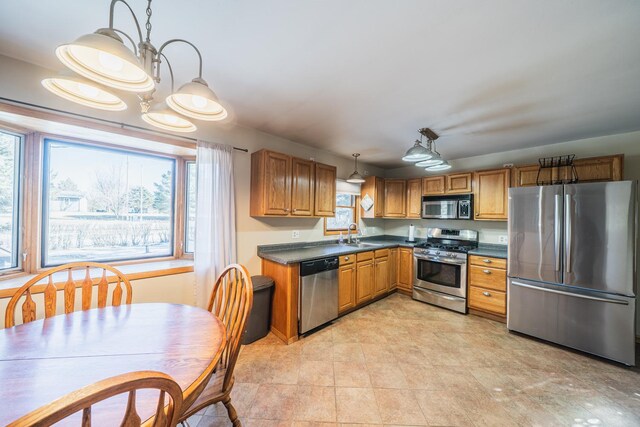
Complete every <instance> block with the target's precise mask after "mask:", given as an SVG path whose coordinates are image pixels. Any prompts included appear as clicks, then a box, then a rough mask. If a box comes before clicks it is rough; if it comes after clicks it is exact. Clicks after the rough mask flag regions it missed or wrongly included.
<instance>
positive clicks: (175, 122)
mask: <svg viewBox="0 0 640 427" xmlns="http://www.w3.org/2000/svg"><path fill="white" fill-rule="evenodd" d="M142 120H144V121H145V122H147V123H149V124H150V125H152V126H155V127H159V128H160V129H164V130H170V131H173V132H193V131H195V130H196V129H198V128H197V127H196V125H194V124H193V123H191V122H190V121H189V120H187V119H186V118H184V117H182V116H181V115H179V114H178V113H176V112H175V111H173V110H172V109H170V108H169V107H168V106H167V104H165V103H164V102H163V103H161V104H154V105H153V106H151V108H149V111H147V112H146V113H143V114H142Z"/></svg>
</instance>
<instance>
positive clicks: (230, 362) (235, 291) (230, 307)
mask: <svg viewBox="0 0 640 427" xmlns="http://www.w3.org/2000/svg"><path fill="white" fill-rule="evenodd" d="M252 304H253V284H252V283H251V276H250V275H249V272H248V271H247V269H246V268H245V267H244V266H242V265H239V264H231V265H229V266H227V267H226V268H225V269H224V270H223V271H222V273H221V274H220V276H219V277H218V279H217V280H216V284H215V286H214V288H213V292H212V293H211V298H210V299H209V311H212V312H213V314H215V315H216V316H217V317H218V318H219V319H220V320H221V321H222V323H224V325H225V329H226V332H227V341H226V343H225V347H224V350H223V352H222V357H221V358H220V363H219V364H218V366H217V368H216V370H215V372H214V373H213V375H212V376H211V377H210V378H209V381H208V383H207V385H206V386H205V388H204V390H203V392H202V393H201V394H200V396H198V398H197V399H196V400H195V402H194V403H193V404H192V405H191V406H190V407H189V408H187V409H186V410H185V411H184V412H183V413H182V415H181V416H180V421H181V422H184V421H185V420H186V419H187V418H189V417H190V416H192V415H193V414H195V413H196V412H198V411H200V410H201V409H203V408H206V407H207V406H209V405H213V404H215V403H218V402H222V403H223V404H224V406H225V408H226V409H227V413H228V414H229V420H230V421H231V422H232V423H233V425H234V426H235V427H239V426H241V425H242V424H241V423H240V420H239V419H238V414H237V412H236V410H235V408H234V407H233V405H232V404H231V397H230V394H231V389H232V388H233V370H234V368H235V365H236V361H237V360H238V354H239V353H240V345H241V340H242V335H243V333H244V330H245V324H246V321H247V318H248V317H249V312H250V311H251V306H252ZM203 339H207V338H206V337H203Z"/></svg>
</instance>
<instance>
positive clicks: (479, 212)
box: [473, 169, 511, 221]
mask: <svg viewBox="0 0 640 427" xmlns="http://www.w3.org/2000/svg"><path fill="white" fill-rule="evenodd" d="M510 179H511V170H510V169H492V170H485V171H478V172H474V182H475V184H474V185H475V190H474V194H475V197H474V201H473V207H474V211H475V217H474V219H476V220H490V221H495V220H507V217H508V201H509V200H508V199H509V183H510V182H511V181H510Z"/></svg>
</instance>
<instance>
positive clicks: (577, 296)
mask: <svg viewBox="0 0 640 427" xmlns="http://www.w3.org/2000/svg"><path fill="white" fill-rule="evenodd" d="M511 284H512V285H514V286H520V287H522V288H529V289H535V290H537V291H542V292H549V293H552V294H560V295H567V296H570V297H576V298H582V299H589V300H593V301H601V302H609V303H612V304H622V305H629V302H628V301H624V300H619V299H613V298H601V297H593V296H590V295H582V294H574V293H572V292H565V291H558V290H556V289H549V288H541V287H540V286H533V285H527V284H525V283H520V282H516V281H515V280H512V281H511Z"/></svg>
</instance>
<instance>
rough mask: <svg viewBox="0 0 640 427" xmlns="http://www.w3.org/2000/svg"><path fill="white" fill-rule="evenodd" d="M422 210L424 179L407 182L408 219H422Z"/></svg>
mask: <svg viewBox="0 0 640 427" xmlns="http://www.w3.org/2000/svg"><path fill="white" fill-rule="evenodd" d="M421 210H422V179H420V178H416V179H408V180H407V218H420V213H421Z"/></svg>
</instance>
